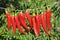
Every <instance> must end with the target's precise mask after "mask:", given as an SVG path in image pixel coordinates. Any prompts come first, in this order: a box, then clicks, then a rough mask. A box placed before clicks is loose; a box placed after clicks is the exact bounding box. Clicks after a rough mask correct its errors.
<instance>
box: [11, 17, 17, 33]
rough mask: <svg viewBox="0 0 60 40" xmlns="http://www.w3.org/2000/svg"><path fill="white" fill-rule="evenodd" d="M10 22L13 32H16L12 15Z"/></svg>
mask: <svg viewBox="0 0 60 40" xmlns="http://www.w3.org/2000/svg"><path fill="white" fill-rule="evenodd" d="M11 24H12V28H13V32H14V33H16V24H15V19H14V17H13V16H11Z"/></svg>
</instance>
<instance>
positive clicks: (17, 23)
mask: <svg viewBox="0 0 60 40" xmlns="http://www.w3.org/2000/svg"><path fill="white" fill-rule="evenodd" d="M15 22H16V25H17V27H18V29H19V31H20V32H21V33H23V34H26V32H24V31H23V30H22V28H21V27H20V23H19V20H18V17H17V16H15Z"/></svg>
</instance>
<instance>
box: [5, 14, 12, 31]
mask: <svg viewBox="0 0 60 40" xmlns="http://www.w3.org/2000/svg"><path fill="white" fill-rule="evenodd" d="M6 17H7V22H8V23H7V27H8V30H10V25H11V18H10V13H6Z"/></svg>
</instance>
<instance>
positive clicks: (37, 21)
mask: <svg viewBox="0 0 60 40" xmlns="http://www.w3.org/2000/svg"><path fill="white" fill-rule="evenodd" d="M35 18H36V26H37V28H36V29H37V30H38V31H37V32H38V35H40V16H39V15H36V17H35Z"/></svg>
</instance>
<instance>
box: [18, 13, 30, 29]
mask: <svg viewBox="0 0 60 40" xmlns="http://www.w3.org/2000/svg"><path fill="white" fill-rule="evenodd" d="M18 18H19V21H20V23H21V25H22V26H23V28H25V29H26V30H30V28H28V27H27V25H26V22H25V15H24V14H23V13H22V14H19V15H18Z"/></svg>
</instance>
